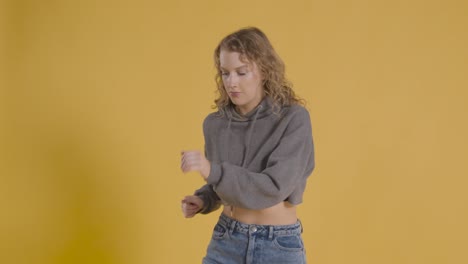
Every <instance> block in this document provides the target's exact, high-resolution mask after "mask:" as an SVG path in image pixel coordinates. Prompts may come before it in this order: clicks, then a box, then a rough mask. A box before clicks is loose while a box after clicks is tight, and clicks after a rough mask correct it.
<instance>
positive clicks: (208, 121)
mask: <svg viewBox="0 0 468 264" xmlns="http://www.w3.org/2000/svg"><path fill="white" fill-rule="evenodd" d="M224 119H225V117H224V116H223V115H221V113H220V112H219V111H216V112H212V113H210V114H208V115H207V116H206V117H205V119H204V120H203V129H204V130H205V131H206V130H207V129H210V128H212V127H216V126H217V124H219V123H222V122H223V120H224Z"/></svg>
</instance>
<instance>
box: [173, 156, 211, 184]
mask: <svg viewBox="0 0 468 264" xmlns="http://www.w3.org/2000/svg"><path fill="white" fill-rule="evenodd" d="M181 155H182V157H181V164H180V168H181V169H182V171H183V172H184V173H187V172H190V171H198V172H199V173H200V174H201V176H202V177H203V178H204V179H205V180H206V179H207V178H208V176H209V175H210V170H211V164H210V162H209V161H208V160H207V159H206V158H205V155H203V154H202V153H201V152H200V151H198V150H189V151H182V153H181Z"/></svg>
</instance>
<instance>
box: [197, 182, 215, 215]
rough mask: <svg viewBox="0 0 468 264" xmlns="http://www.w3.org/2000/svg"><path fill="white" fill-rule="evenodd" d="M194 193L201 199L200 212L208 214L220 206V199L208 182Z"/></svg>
mask: <svg viewBox="0 0 468 264" xmlns="http://www.w3.org/2000/svg"><path fill="white" fill-rule="evenodd" d="M195 195H196V196H198V197H200V199H202V201H203V208H202V210H201V211H200V213H201V214H209V213H211V212H213V211H215V210H217V209H218V208H219V207H220V206H221V200H220V199H219V197H218V195H217V194H216V192H215V191H214V190H213V186H211V185H210V184H205V185H203V186H202V187H201V188H200V189H198V190H196V191H195Z"/></svg>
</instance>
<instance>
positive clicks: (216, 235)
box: [213, 223, 227, 239]
mask: <svg viewBox="0 0 468 264" xmlns="http://www.w3.org/2000/svg"><path fill="white" fill-rule="evenodd" d="M226 233H227V228H226V227H225V226H223V225H221V224H219V223H218V224H216V225H215V227H214V229H213V239H223V238H224V236H225V235H226Z"/></svg>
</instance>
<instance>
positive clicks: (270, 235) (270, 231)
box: [268, 226, 273, 240]
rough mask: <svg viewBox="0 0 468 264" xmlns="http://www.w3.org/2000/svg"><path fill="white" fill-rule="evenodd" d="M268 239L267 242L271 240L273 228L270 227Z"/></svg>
mask: <svg viewBox="0 0 468 264" xmlns="http://www.w3.org/2000/svg"><path fill="white" fill-rule="evenodd" d="M268 239H269V240H272V239H273V226H270V230H269V231H268Z"/></svg>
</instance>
